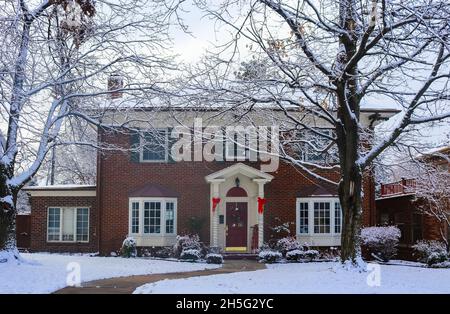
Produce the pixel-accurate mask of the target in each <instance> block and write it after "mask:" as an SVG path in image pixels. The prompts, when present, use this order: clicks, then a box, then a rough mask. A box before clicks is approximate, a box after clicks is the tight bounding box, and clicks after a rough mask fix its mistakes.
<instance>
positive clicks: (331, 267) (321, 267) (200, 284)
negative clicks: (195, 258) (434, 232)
mask: <svg viewBox="0 0 450 314" xmlns="http://www.w3.org/2000/svg"><path fill="white" fill-rule="evenodd" d="M335 265H336V264H335V263H305V264H273V265H267V267H268V269H265V270H258V271H255V272H242V273H233V274H226V275H214V276H206V277H192V278H187V279H178V280H163V281H159V282H156V283H150V284H146V285H144V286H141V287H139V288H138V289H136V291H135V292H134V293H175V294H176V293H187V292H189V293H251V294H255V293H256V294H258V293H333V294H335V293H450V269H427V268H422V267H411V266H397V265H395V266H394V265H391V266H388V265H382V266H381V267H380V268H379V271H380V272H379V274H380V277H377V269H375V270H370V271H368V272H363V273H359V272H357V271H354V270H353V271H347V270H343V269H342V268H336V267H335ZM376 266H378V265H376ZM376 266H375V267H376ZM369 267H370V266H369ZM378 278H379V279H380V281H379V284H380V285H379V286H377V284H378V282H377V281H378ZM368 283H369V284H370V285H369V284H368ZM187 287H189V288H187Z"/></svg>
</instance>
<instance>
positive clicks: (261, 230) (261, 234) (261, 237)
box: [254, 180, 266, 248]
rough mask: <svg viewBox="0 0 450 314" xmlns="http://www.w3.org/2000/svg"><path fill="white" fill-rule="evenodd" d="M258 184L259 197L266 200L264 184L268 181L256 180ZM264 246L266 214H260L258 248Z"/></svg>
mask: <svg viewBox="0 0 450 314" xmlns="http://www.w3.org/2000/svg"><path fill="white" fill-rule="evenodd" d="M254 181H256V183H258V197H260V198H264V184H265V183H266V181H259V180H254ZM256 212H258V201H256ZM263 244H264V212H263V213H262V214H260V213H258V248H260V247H261V246H262V245H263Z"/></svg>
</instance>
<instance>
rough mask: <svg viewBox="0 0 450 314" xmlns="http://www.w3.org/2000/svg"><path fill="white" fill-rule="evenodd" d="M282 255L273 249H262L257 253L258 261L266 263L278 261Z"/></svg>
mask: <svg viewBox="0 0 450 314" xmlns="http://www.w3.org/2000/svg"><path fill="white" fill-rule="evenodd" d="M282 257H283V255H282V254H281V253H280V252H277V251H273V250H263V251H261V252H259V254H258V259H259V261H261V262H263V263H268V264H271V263H276V262H278V261H280V260H281V258H282Z"/></svg>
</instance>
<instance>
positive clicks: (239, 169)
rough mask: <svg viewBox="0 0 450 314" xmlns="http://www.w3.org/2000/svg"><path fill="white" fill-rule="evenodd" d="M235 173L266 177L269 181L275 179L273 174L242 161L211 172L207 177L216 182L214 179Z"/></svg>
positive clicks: (256, 177) (208, 179)
mask: <svg viewBox="0 0 450 314" xmlns="http://www.w3.org/2000/svg"><path fill="white" fill-rule="evenodd" d="M235 174H242V175H245V176H247V177H250V178H253V177H255V178H254V179H258V177H259V178H260V179H265V180H266V181H267V182H270V181H271V180H272V179H273V176H272V175H270V174H268V173H265V172H263V171H261V170H258V169H255V168H253V167H250V166H247V165H245V164H243V163H241V162H239V163H236V164H234V165H232V166H230V167H227V168H224V169H222V170H219V171H217V172H214V173H211V174H209V175H207V176H206V177H205V179H206V181H207V182H210V183H211V182H214V180H217V179H226V178H228V177H231V176H233V175H235Z"/></svg>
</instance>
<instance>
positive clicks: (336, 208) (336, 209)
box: [334, 202, 342, 233]
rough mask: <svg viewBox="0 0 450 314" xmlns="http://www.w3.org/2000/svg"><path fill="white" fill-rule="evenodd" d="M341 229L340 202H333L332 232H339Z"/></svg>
mask: <svg viewBox="0 0 450 314" xmlns="http://www.w3.org/2000/svg"><path fill="white" fill-rule="evenodd" d="M341 229H342V209H341V203H339V202H334V233H341Z"/></svg>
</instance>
